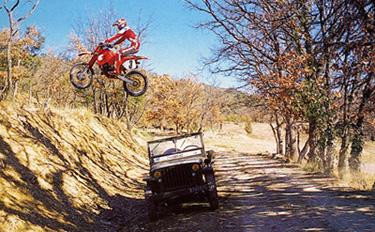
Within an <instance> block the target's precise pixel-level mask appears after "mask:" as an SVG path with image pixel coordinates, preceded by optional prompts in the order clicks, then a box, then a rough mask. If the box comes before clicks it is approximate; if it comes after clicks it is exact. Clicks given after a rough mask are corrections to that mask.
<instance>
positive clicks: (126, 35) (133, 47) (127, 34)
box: [104, 19, 139, 74]
mask: <svg viewBox="0 0 375 232" xmlns="http://www.w3.org/2000/svg"><path fill="white" fill-rule="evenodd" d="M127 25H128V24H127V22H126V20H125V19H119V20H117V21H116V22H115V23H114V24H113V25H112V26H113V27H114V26H117V29H118V32H117V34H116V35H115V36H113V37H112V38H109V39H107V40H105V41H104V42H107V43H111V42H113V41H115V40H116V42H115V43H114V44H113V45H118V44H121V43H122V42H124V41H125V40H129V42H130V43H131V44H130V46H129V47H126V48H124V49H120V50H119V56H118V59H119V61H120V59H121V56H128V55H131V54H135V53H137V52H138V51H139V40H138V37H137V35H136V34H135V33H134V32H133V31H132V30H131V29H130V28H129V27H128V26H127ZM120 66H121V62H115V67H116V70H115V71H114V72H112V73H111V74H119V73H120Z"/></svg>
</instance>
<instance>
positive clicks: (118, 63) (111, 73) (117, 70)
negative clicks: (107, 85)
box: [108, 53, 121, 76]
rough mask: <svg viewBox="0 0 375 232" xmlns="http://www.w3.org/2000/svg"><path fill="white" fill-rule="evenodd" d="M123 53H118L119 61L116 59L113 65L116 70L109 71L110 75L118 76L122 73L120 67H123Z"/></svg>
mask: <svg viewBox="0 0 375 232" xmlns="http://www.w3.org/2000/svg"><path fill="white" fill-rule="evenodd" d="M120 61H121V53H120V54H118V61H117V60H115V64H114V65H113V66H114V67H115V70H114V71H109V72H108V74H109V75H113V76H117V75H119V74H120V67H121V62H120Z"/></svg>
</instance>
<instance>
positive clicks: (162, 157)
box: [148, 133, 205, 163]
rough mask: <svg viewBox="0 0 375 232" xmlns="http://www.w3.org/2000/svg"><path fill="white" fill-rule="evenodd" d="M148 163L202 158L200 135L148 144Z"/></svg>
mask: <svg viewBox="0 0 375 232" xmlns="http://www.w3.org/2000/svg"><path fill="white" fill-rule="evenodd" d="M148 151H149V157H150V163H160V162H165V161H172V160H180V159H185V158H189V157H196V156H204V154H205V153H204V146H203V140H202V134H201V133H194V134H189V135H182V136H175V137H170V138H165V139H160V140H154V141H150V142H148Z"/></svg>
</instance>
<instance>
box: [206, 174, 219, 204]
mask: <svg viewBox="0 0 375 232" xmlns="http://www.w3.org/2000/svg"><path fill="white" fill-rule="evenodd" d="M206 181H207V184H208V188H209V189H208V196H207V197H208V202H209V203H210V208H211V209H213V210H215V209H217V208H219V197H218V195H217V189H216V183H215V176H214V174H213V173H210V174H207V175H206Z"/></svg>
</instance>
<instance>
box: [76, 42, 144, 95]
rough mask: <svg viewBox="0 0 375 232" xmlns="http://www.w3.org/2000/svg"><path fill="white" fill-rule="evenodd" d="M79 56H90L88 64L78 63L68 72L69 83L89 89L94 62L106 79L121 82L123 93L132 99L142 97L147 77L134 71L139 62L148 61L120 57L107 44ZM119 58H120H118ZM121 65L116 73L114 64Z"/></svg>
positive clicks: (92, 78)
mask: <svg viewBox="0 0 375 232" xmlns="http://www.w3.org/2000/svg"><path fill="white" fill-rule="evenodd" d="M78 55H79V56H83V55H91V59H90V61H89V63H83V62H82V63H78V64H76V65H74V66H73V68H72V69H71V70H70V81H71V82H72V84H73V85H74V86H75V87H77V88H79V89H85V88H87V87H89V86H90V85H91V84H92V82H93V80H94V69H93V68H92V67H93V65H94V64H95V61H98V65H99V67H100V70H101V74H103V75H105V76H106V77H108V78H118V79H120V80H122V81H123V83H124V89H125V91H126V92H127V93H128V94H129V95H131V96H134V97H138V96H141V95H143V94H144V93H145V92H146V90H147V86H148V81H147V77H146V75H145V74H144V73H142V72H140V71H138V70H136V69H137V68H138V65H139V64H140V62H139V61H140V60H148V58H147V57H144V56H136V55H131V56H126V57H124V56H121V55H119V54H118V53H116V50H115V49H113V48H112V45H111V44H109V43H100V44H99V45H98V46H97V47H96V49H95V50H94V52H92V53H90V52H84V53H80V54H78ZM119 56H120V57H119ZM115 61H117V62H119V64H121V66H120V68H119V70H117V71H119V73H118V74H117V72H116V67H115V66H116V65H115V64H116V63H115Z"/></svg>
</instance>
